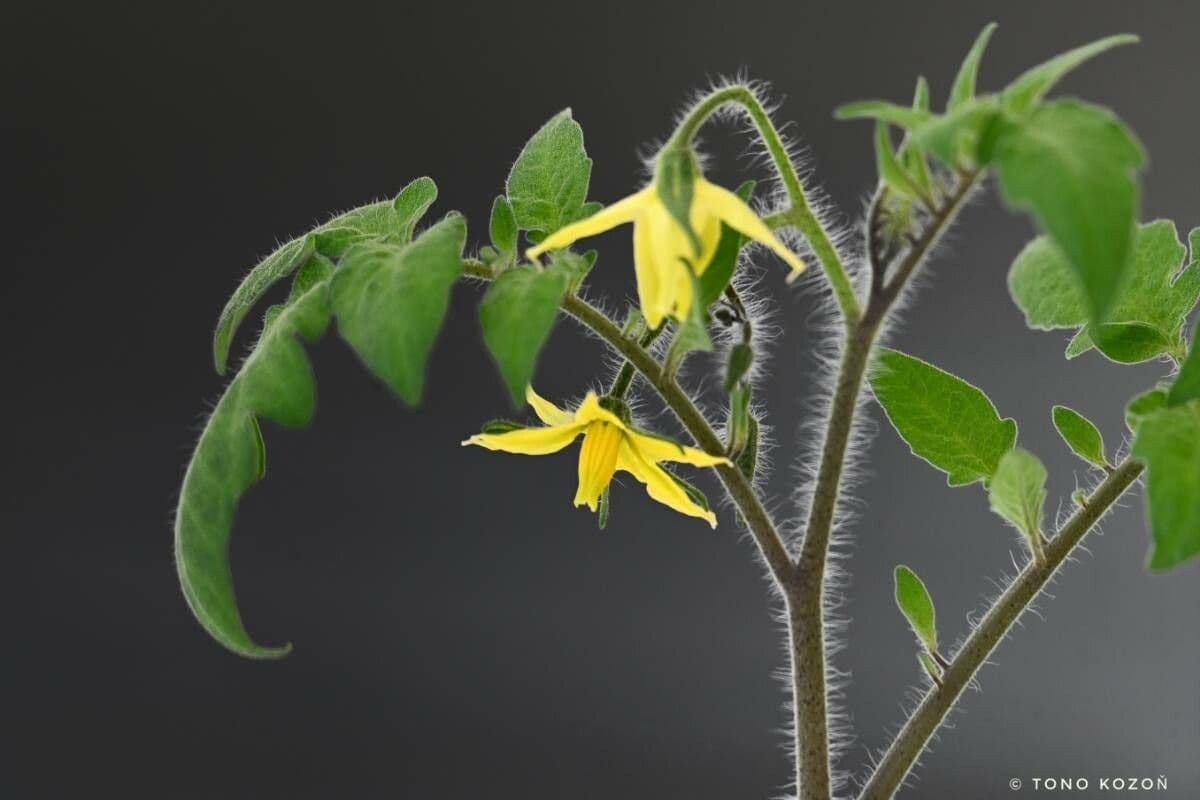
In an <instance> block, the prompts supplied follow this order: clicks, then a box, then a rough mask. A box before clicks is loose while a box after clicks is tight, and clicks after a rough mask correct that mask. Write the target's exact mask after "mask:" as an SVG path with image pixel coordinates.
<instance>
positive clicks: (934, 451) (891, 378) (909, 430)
mask: <svg viewBox="0 0 1200 800" xmlns="http://www.w3.org/2000/svg"><path fill="white" fill-rule="evenodd" d="M871 390H872V391H873V392H874V394H875V399H876V400H878V401H879V405H881V406H882V407H883V410H884V413H885V414H887V417H888V420H889V421H890V422H891V423H892V426H893V427H894V428H895V429H896V432H897V433H899V434H900V437H901V438H902V439H904V441H905V442H907V443H908V446H909V447H910V448H911V449H912V451H913V454H914V455H916V456H917V457H919V458H922V459H924V460H925V461H928V462H929V463H930V464H932V465H933V466H934V467H936V468H938V469H940V470H942V471H943V472H945V473H946V481H947V483H948V484H949V485H951V486H962V485H965V484H968V483H974V482H975V481H978V480H982V481H983V482H984V483H987V482H988V481H989V480H990V479H991V477H992V474H993V473H994V472H995V471H996V467H997V466H998V465H999V463H1000V459H1001V457H1002V456H1003V455H1004V454H1005V453H1006V452H1008V451H1009V450H1010V449H1011V448H1012V446H1013V443H1014V442H1015V441H1016V440H1017V423H1016V422H1015V421H1013V420H1012V419H1001V418H1000V415H999V414H997V413H996V407H995V406H994V405H992V401H991V400H989V399H988V398H987V395H985V394H984V393H983V392H981V391H980V390H979V389H976V388H975V387H974V386H972V385H971V384H969V383H967V382H966V381H964V380H962V379H961V378H956V377H955V376H953V375H951V374H950V373H948V372H943V371H942V370H940V369H938V368H937V367H935V366H933V365H932V364H928V363H926V362H924V361H922V360H920V359H919V358H913V357H912V356H909V355H905V354H904V353H901V352H898V351H896V350H891V349H888V348H881V349H880V352H879V358H878V361H877V362H876V365H875V369H874V370H873V371H872V374H871Z"/></svg>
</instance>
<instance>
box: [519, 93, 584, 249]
mask: <svg viewBox="0 0 1200 800" xmlns="http://www.w3.org/2000/svg"><path fill="white" fill-rule="evenodd" d="M591 174H592V160H591V159H590V158H588V157H587V152H586V151H585V150H584V149H583V129H582V128H580V127H579V123H577V122H576V121H575V120H574V119H572V118H571V109H569V108H568V109H565V110H563V111H561V112H559V113H558V114H556V115H555V116H553V117H551V118H550V121H549V122H547V123H546V124H545V125H543V126H542V127H541V129H540V130H538V132H537V133H535V134H534V135H533V136H532V138H530V140H529V141H528V142H526V144H525V147H524V149H523V150H521V154H520V155H519V156H517V160H516V163H514V164H513V166H512V170H511V171H510V172H509V173H508V182H507V192H508V199H509V201H510V202H511V203H512V210H513V214H514V216H515V218H516V221H517V225H518V226H519V227H521V228H522V229H523V230H529V231H537V232H540V233H543V234H546V233H553V232H554V231H556V230H558V229H559V228H561V227H562V226H564V225H566V224H567V223H569V222H574V221H575V220H577V219H581V218H582V217H583V216H584V215H585V213H586V211H585V209H584V200H585V199H586V198H587V188H588V181H589V180H590V178H591Z"/></svg>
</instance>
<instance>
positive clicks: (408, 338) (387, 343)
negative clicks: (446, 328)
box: [330, 213, 467, 406]
mask: <svg viewBox="0 0 1200 800" xmlns="http://www.w3.org/2000/svg"><path fill="white" fill-rule="evenodd" d="M466 238H467V225H466V221H465V220H464V219H463V218H462V216H461V215H460V214H457V213H452V214H449V215H448V216H446V217H445V218H444V219H443V220H442V221H441V222H439V223H437V224H436V225H434V226H432V227H430V228H429V229H428V230H426V231H425V232H424V233H422V234H421V236H420V237H418V238H417V239H416V241H414V242H412V243H411V244H406V245H405V244H396V243H389V242H381V241H375V242H369V243H365V244H359V245H355V246H354V247H353V248H351V249H350V251H349V252H347V253H346V255H345V256H344V257H343V258H342V262H341V265H340V266H339V267H338V270H337V272H335V273H334V276H333V280H332V282H331V284H330V297H331V300H332V304H333V311H334V314H335V315H336V316H337V327H338V333H339V334H341V337H342V338H343V339H344V340H345V341H346V342H347V344H349V345H350V346H351V348H352V349H353V350H354V352H355V353H356V354H357V355H358V357H359V358H360V359H361V360H362V361H363V363H364V364H365V365H366V366H367V368H368V369H370V371H371V372H372V373H373V374H374V375H375V376H376V377H378V378H379V379H380V380H382V381H383V382H384V383H386V384H387V385H388V386H389V387H391V389H392V390H393V391H394V392H395V393H396V394H397V395H399V397H400V398H401V399H402V400H404V402H406V403H407V404H409V405H414V406H415V405H416V404H417V403H419V402H420V400H421V394H422V389H423V388H424V385H425V362H426V360H427V358H428V356H429V352H430V350H431V349H432V348H433V342H434V340H435V339H436V338H437V334H438V331H439V330H441V327H442V321H443V319H444V317H445V315H446V309H447V307H448V306H449V302H450V288H451V287H452V286H453V285H454V283H455V282H456V281H457V280H458V278H459V276H460V275H461V274H462V261H461V256H462V249H463V245H464V244H465V242H466Z"/></svg>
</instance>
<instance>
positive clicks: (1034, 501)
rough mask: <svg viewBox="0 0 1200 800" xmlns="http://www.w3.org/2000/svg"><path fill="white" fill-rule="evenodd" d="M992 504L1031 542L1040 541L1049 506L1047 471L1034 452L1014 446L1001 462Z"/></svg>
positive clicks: (991, 493) (990, 497)
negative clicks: (1046, 510)
mask: <svg viewBox="0 0 1200 800" xmlns="http://www.w3.org/2000/svg"><path fill="white" fill-rule="evenodd" d="M988 503H989V504H990V505H991V508H992V511H995V512H996V513H997V514H999V515H1000V516H1002V517H1004V519H1006V520H1008V521H1009V522H1010V523H1012V525H1013V527H1015V528H1016V529H1017V530H1019V531H1020V532H1021V533H1023V534H1024V535H1025V537H1026V538H1027V539H1029V540H1031V541H1033V540H1037V541H1040V537H1041V535H1042V509H1043V507H1044V506H1045V504H1046V468H1045V467H1044V466H1042V462H1041V461H1040V460H1039V459H1038V457H1037V456H1035V455H1034V454H1033V453H1030V452H1029V451H1028V450H1024V449H1022V448H1020V447H1014V448H1013V449H1012V450H1009V451H1008V452H1007V453H1005V454H1004V457H1003V458H1001V459H1000V465H999V466H998V467H997V468H996V474H995V475H993V476H992V483H991V486H989V487H988Z"/></svg>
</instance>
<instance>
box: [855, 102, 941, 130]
mask: <svg viewBox="0 0 1200 800" xmlns="http://www.w3.org/2000/svg"><path fill="white" fill-rule="evenodd" d="M833 116H834V119H839V120H852V119H877V120H882V121H884V122H887V123H889V124H891V125H896V126H898V127H901V128H906V129H908V130H912V129H914V128H916V127H918V126H920V125H923V124H924V123H926V122H928V121H929V120H931V119H933V118H934V115H933V114H931V113H930V112H928V111H923V110H920V109H914V108H909V107H908V106H902V105H897V104H896V103H892V102H890V101H888V100H859V101H856V102H853V103H846V104H845V105H842V106H838V107H837V108H836V109H834V112H833Z"/></svg>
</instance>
